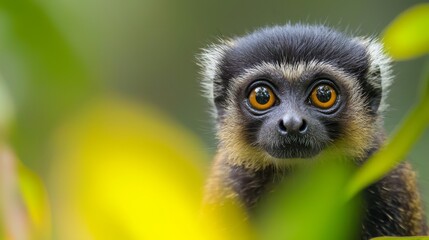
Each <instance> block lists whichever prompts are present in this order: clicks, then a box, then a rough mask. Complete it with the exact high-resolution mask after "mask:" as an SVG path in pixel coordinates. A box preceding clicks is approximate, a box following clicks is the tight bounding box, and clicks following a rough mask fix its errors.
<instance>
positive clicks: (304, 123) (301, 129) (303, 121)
mask: <svg viewBox="0 0 429 240" xmlns="http://www.w3.org/2000/svg"><path fill="white" fill-rule="evenodd" d="M298 130H299V132H300V133H305V132H306V131H307V122H306V121H305V120H304V119H303V120H302V123H301V126H300V127H299V129H298Z"/></svg>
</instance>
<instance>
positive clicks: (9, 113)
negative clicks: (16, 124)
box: [0, 78, 14, 142]
mask: <svg viewBox="0 0 429 240" xmlns="http://www.w3.org/2000/svg"><path fill="white" fill-rule="evenodd" d="M13 115H14V110H13V106H12V99H11V97H10V94H9V91H8V89H6V86H5V85H4V82H3V79H1V78H0V142H1V141H2V139H3V138H4V137H5V136H6V135H7V132H8V129H9V125H10V123H11V121H12V119H13Z"/></svg>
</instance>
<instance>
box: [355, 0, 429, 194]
mask: <svg viewBox="0 0 429 240" xmlns="http://www.w3.org/2000/svg"><path fill="white" fill-rule="evenodd" d="M383 39H384V42H385V45H386V47H387V49H388V50H389V51H390V53H391V54H392V56H393V57H394V58H396V59H402V58H412V57H416V56H419V55H422V54H425V53H426V52H427V51H428V50H429V4H422V5H418V6H415V7H412V8H410V9H409V10H407V11H405V12H404V13H402V14H401V15H400V16H399V17H398V18H397V19H395V20H394V21H393V23H392V24H391V25H390V26H389V27H388V28H387V29H386V31H385V35H384V38H383ZM422 86H426V91H424V92H423V96H422V97H421V98H419V102H418V103H417V105H416V106H415V107H414V109H413V110H412V111H411V112H410V114H409V115H408V116H407V118H406V119H405V120H404V122H403V123H402V125H401V126H400V127H399V128H398V129H397V131H396V132H395V133H394V135H393V136H392V137H391V139H390V140H389V142H388V144H387V145H386V146H385V147H384V148H383V149H382V150H380V151H379V152H377V153H376V154H375V155H374V156H373V157H372V158H371V159H370V160H368V161H367V162H366V164H364V166H363V167H362V168H360V169H359V171H358V172H357V174H356V175H355V177H354V178H352V180H351V181H350V185H349V186H348V190H347V191H348V192H347V196H348V197H352V196H354V195H355V194H356V193H357V192H359V191H360V190H362V189H364V188H365V187H366V186H368V185H369V184H371V183H373V182H374V181H376V180H377V179H379V178H381V177H382V176H383V175H385V174H386V173H387V172H388V171H390V170H391V169H392V168H393V167H394V166H396V164H398V163H399V162H400V161H403V160H404V159H406V155H407V154H408V152H409V151H410V150H411V148H412V146H413V145H414V144H415V143H416V142H417V141H418V140H419V138H420V137H421V136H422V135H423V133H424V132H425V130H426V128H427V126H428V125H429V111H428V106H429V91H428V90H429V87H428V86H429V75H428V76H427V77H426V78H425V79H424V82H423V83H422Z"/></svg>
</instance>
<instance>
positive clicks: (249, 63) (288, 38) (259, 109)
mask: <svg viewBox="0 0 429 240" xmlns="http://www.w3.org/2000/svg"><path fill="white" fill-rule="evenodd" d="M371 48H373V49H371ZM374 54H381V53H380V49H379V46H378V45H371V44H370V43H364V42H362V41H361V40H358V39H354V38H349V37H346V36H344V35H342V34H340V33H338V32H335V31H333V30H330V29H327V28H324V27H308V26H299V25H298V26H284V27H275V28H268V29H264V30H261V31H257V32H255V33H253V34H250V35H247V36H245V37H243V38H238V39H235V40H233V41H230V42H226V43H225V44H222V45H218V46H215V47H214V48H213V49H211V50H208V51H207V52H206V53H205V55H203V57H204V58H203V65H204V67H205V75H206V88H207V90H208V93H209V96H211V97H210V98H211V99H212V100H213V103H214V105H215V108H216V115H217V120H218V137H219V140H220V145H221V146H220V148H221V150H222V152H225V153H226V154H227V155H228V157H229V158H231V159H232V161H236V162H237V163H243V161H245V162H246V164H248V165H255V166H260V165H264V164H267V163H268V164H270V163H272V162H282V161H283V160H285V161H287V159H302V158H311V157H314V156H316V155H318V154H319V153H321V152H322V151H324V150H326V149H327V148H331V149H335V150H340V151H342V152H344V153H345V154H348V155H350V156H353V157H360V156H362V155H363V154H365V151H368V150H369V149H370V148H371V144H372V142H373V141H374V136H376V135H377V131H378V129H379V124H380V121H379V117H378V111H379V110H378V109H379V105H380V101H381V98H382V91H381V85H382V83H381V81H382V77H381V75H382V74H383V73H382V72H381V71H380V65H381V64H383V59H382V60H377V59H376V57H375V56H374ZM381 57H383V56H381ZM381 70H383V69H381ZM283 162H284V161H283Z"/></svg>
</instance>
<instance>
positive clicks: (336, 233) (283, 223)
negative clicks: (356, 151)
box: [257, 156, 360, 240]
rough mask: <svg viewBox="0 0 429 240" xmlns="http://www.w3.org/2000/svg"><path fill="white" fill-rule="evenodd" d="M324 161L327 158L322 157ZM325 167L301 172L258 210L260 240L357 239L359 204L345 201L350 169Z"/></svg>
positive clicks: (327, 161)
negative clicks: (344, 193)
mask: <svg viewBox="0 0 429 240" xmlns="http://www.w3.org/2000/svg"><path fill="white" fill-rule="evenodd" d="M322 158H323V157H322ZM334 159H335V158H330V157H329V156H325V159H324V160H322V159H321V160H322V161H326V162H324V164H315V165H313V166H311V168H310V169H306V170H304V171H302V172H299V171H298V176H294V177H291V178H290V179H285V180H286V182H285V184H282V185H281V186H279V188H276V189H275V192H274V194H273V196H270V198H269V199H268V200H267V201H265V202H263V205H262V206H261V207H260V208H259V209H258V210H259V215H258V219H257V220H258V226H259V230H260V239H267V240H276V239H278V240H280V239H318V240H332V239H353V238H354V236H356V233H357V232H358V230H360V229H357V226H359V224H358V222H359V219H360V216H359V214H358V212H357V211H356V210H357V208H356V207H357V205H356V202H355V201H344V198H343V197H342V196H343V191H344V185H345V183H346V182H347V180H348V179H349V178H350V168H348V167H350V166H345V165H343V164H338V163H337V164H334V163H333V162H332V161H333V160H334Z"/></svg>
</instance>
